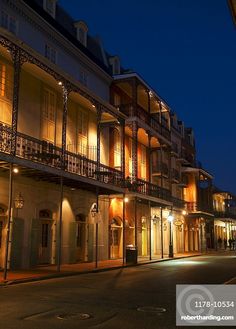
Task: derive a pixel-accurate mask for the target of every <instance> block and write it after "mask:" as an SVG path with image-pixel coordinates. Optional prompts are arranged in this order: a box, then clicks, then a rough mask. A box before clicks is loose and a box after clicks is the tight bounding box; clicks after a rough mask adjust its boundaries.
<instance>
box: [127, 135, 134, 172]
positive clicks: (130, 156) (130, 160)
mask: <svg viewBox="0 0 236 329" xmlns="http://www.w3.org/2000/svg"><path fill="white" fill-rule="evenodd" d="M128 152H129V176H130V177H132V173H133V170H132V169H133V166H132V138H129V143H128Z"/></svg>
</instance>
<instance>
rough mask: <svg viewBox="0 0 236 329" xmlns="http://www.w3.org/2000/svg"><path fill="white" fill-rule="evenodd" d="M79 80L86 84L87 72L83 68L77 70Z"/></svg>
mask: <svg viewBox="0 0 236 329" xmlns="http://www.w3.org/2000/svg"><path fill="white" fill-rule="evenodd" d="M79 81H80V82H81V83H82V84H83V85H84V86H85V87H87V86H88V74H87V72H85V71H84V70H80V72H79Z"/></svg>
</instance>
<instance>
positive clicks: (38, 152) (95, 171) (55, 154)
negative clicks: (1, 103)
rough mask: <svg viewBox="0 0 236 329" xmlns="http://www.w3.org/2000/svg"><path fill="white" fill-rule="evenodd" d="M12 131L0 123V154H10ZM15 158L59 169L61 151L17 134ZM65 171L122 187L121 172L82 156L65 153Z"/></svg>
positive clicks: (46, 143)
mask: <svg viewBox="0 0 236 329" xmlns="http://www.w3.org/2000/svg"><path fill="white" fill-rule="evenodd" d="M11 140H12V130H11V127H9V126H8V125H5V124H2V123H0V152H4V153H8V154H10V152H11ZM16 156H17V157H19V158H23V159H26V160H30V161H33V162H38V163H41V164H44V165H47V166H50V167H53V168H57V169H61V166H62V165H61V156H62V150H61V148H60V147H57V146H55V145H53V144H52V143H48V142H46V141H42V140H39V139H36V138H34V137H31V136H28V135H25V134H22V133H17V139H16ZM63 169H64V170H65V171H67V172H70V173H73V174H77V175H80V176H85V177H88V178H91V179H94V180H98V181H100V182H103V183H107V184H112V185H116V186H120V187H121V186H122V178H123V176H122V172H121V171H119V170H116V169H114V168H111V167H108V166H105V165H103V164H99V166H98V165H97V162H96V161H94V160H90V159H88V158H86V157H85V156H83V155H80V154H75V153H72V152H69V151H66V152H65V166H64V168H63Z"/></svg>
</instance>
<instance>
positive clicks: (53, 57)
mask: <svg viewBox="0 0 236 329" xmlns="http://www.w3.org/2000/svg"><path fill="white" fill-rule="evenodd" d="M45 57H46V58H47V59H49V60H50V61H51V62H52V63H54V64H56V62H57V51H56V49H55V48H53V47H51V46H49V45H48V44H46V45H45Z"/></svg>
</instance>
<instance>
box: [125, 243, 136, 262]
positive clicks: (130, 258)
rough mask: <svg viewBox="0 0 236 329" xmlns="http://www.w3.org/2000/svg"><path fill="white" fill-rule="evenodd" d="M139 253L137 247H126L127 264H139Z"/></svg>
mask: <svg viewBox="0 0 236 329" xmlns="http://www.w3.org/2000/svg"><path fill="white" fill-rule="evenodd" d="M137 261H138V251H137V248H136V247H133V246H132V247H131V246H127V247H126V264H137Z"/></svg>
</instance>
